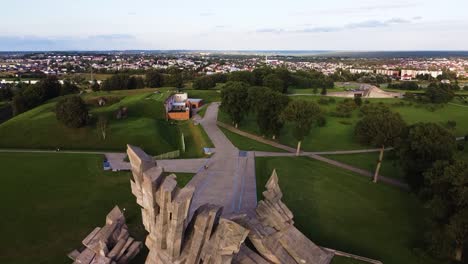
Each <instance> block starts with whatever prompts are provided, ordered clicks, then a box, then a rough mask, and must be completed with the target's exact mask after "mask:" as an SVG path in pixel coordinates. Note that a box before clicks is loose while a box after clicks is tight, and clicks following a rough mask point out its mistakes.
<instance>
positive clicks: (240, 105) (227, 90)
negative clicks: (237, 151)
mask: <svg viewBox="0 0 468 264" xmlns="http://www.w3.org/2000/svg"><path fill="white" fill-rule="evenodd" d="M247 99H248V89H247V85H246V84H245V83H243V82H228V83H226V85H225V86H224V88H223V89H222V90H221V109H222V110H223V111H225V112H226V113H227V114H228V115H229V116H230V117H231V120H232V121H233V122H234V125H235V127H236V128H237V127H238V125H239V123H240V122H241V121H242V120H243V119H244V116H245V115H247V113H248V110H249V109H248V107H249V102H248V100H247Z"/></svg>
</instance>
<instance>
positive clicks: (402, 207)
mask: <svg viewBox="0 0 468 264" xmlns="http://www.w3.org/2000/svg"><path fill="white" fill-rule="evenodd" d="M273 169H276V170H277V173H278V176H279V184H280V186H281V189H282V191H283V194H284V197H283V201H284V202H285V203H286V204H287V206H288V207H289V208H290V209H291V210H292V212H293V213H294V215H295V218H294V219H295V225H296V227H298V229H299V230H301V231H302V232H303V233H304V234H305V235H306V236H307V237H309V238H310V239H311V240H312V241H313V242H315V243H317V244H318V245H320V246H325V247H328V248H333V249H337V250H340V251H344V252H348V253H352V254H357V255H361V256H365V257H369V258H373V259H377V260H380V261H382V262H383V263H385V264H401V263H412V264H415V263H421V264H431V263H436V262H435V261H433V260H431V259H428V258H426V257H423V256H422V255H420V254H419V253H418V252H420V251H419V250H416V249H415V248H419V247H421V239H422V234H423V232H424V224H425V215H426V212H425V211H424V209H423V208H422V205H421V204H420V203H419V202H418V200H417V198H416V197H415V196H413V195H412V194H410V193H407V192H404V191H402V190H400V189H397V188H394V187H391V186H387V185H375V184H373V183H371V182H370V181H369V180H368V179H367V178H365V177H361V176H358V175H356V174H353V173H350V172H347V171H344V170H341V169H339V168H336V167H333V166H330V165H328V164H325V163H322V162H319V161H315V160H311V159H309V158H306V157H299V158H296V157H294V158H292V157H273V158H272V157H269V158H257V159H256V173H257V186H258V187H257V191H258V197H259V199H261V197H262V196H261V192H262V191H263V190H264V187H263V186H264V185H265V183H266V182H267V180H268V179H269V177H270V175H271V172H272V171H273ZM339 261H341V260H339ZM336 263H346V262H343V261H342V262H336Z"/></svg>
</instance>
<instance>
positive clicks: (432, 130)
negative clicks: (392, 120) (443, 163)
mask: <svg viewBox="0 0 468 264" xmlns="http://www.w3.org/2000/svg"><path fill="white" fill-rule="evenodd" d="M398 148H399V152H400V164H401V165H402V167H403V171H404V172H405V176H406V179H407V181H408V184H409V185H410V186H411V187H412V188H413V190H415V191H419V190H420V189H421V187H422V186H423V183H424V181H423V179H424V177H423V173H424V171H426V170H427V169H428V168H431V167H432V165H433V164H434V162H436V161H438V160H451V159H452V157H453V155H454V152H455V149H456V140H455V137H454V136H453V135H452V134H451V133H450V132H449V131H448V130H446V129H445V128H443V127H441V126H439V125H437V124H434V123H417V124H414V125H411V126H410V127H409V129H408V130H407V131H406V132H405V134H404V135H403V136H402V140H401V142H400V144H398Z"/></svg>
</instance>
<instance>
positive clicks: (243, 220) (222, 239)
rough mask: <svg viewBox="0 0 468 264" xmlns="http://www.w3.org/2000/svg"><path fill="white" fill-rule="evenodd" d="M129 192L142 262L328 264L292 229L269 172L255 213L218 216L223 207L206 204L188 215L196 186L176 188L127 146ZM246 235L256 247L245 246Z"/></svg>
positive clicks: (142, 155) (169, 178) (274, 177)
mask: <svg viewBox="0 0 468 264" xmlns="http://www.w3.org/2000/svg"><path fill="white" fill-rule="evenodd" d="M127 154H128V157H129V160H130V163H131V169H132V174H133V178H132V180H131V181H130V183H131V189H132V193H133V194H134V195H135V197H136V200H137V203H138V204H139V205H140V206H141V211H142V220H143V225H144V227H145V229H146V230H147V231H148V233H149V234H148V236H147V238H146V241H145V245H146V246H147V247H148V249H149V254H148V257H147V259H146V263H147V264H170V263H180V264H199V263H209V264H222V263H223V264H224V263H242V264H255V263H256V264H267V263H278V264H279V263H285V264H295V263H297V264H304V263H310V264H328V263H330V262H331V259H332V258H333V253H331V252H329V251H327V250H324V249H322V248H320V247H318V246H317V245H315V244H314V243H313V242H311V241H310V240H309V239H308V238H307V237H305V236H304V235H303V234H302V233H301V232H300V231H299V230H298V229H296V228H295V227H294V222H293V214H292V212H291V211H290V210H289V209H288V208H287V206H286V205H285V204H284V203H283V202H282V201H281V198H282V193H281V190H280V188H279V185H278V177H277V175H276V172H273V175H272V177H271V178H270V180H269V181H268V183H267V185H266V188H267V190H266V191H265V192H264V193H263V196H264V200H262V201H260V202H259V204H258V206H257V208H256V212H255V217H250V216H247V215H235V216H232V217H230V219H226V218H223V217H221V214H222V210H223V208H222V207H220V206H217V205H212V204H205V205H202V206H200V207H199V208H197V209H196V210H195V213H194V214H193V216H190V213H189V212H190V206H191V201H192V198H193V196H194V192H195V189H194V188H193V187H184V188H179V187H178V186H177V181H176V176H175V175H173V174H172V175H169V176H163V175H164V174H163V170H162V168H161V167H158V166H157V163H156V161H155V160H154V159H153V158H152V157H150V156H148V155H147V154H146V153H145V152H143V150H141V149H140V148H138V147H134V146H130V145H129V146H128V149H127ZM247 237H248V239H249V240H250V241H251V242H252V243H251V244H252V245H253V246H254V247H255V248H249V247H248V246H247V245H245V243H244V241H245V240H246V239H247Z"/></svg>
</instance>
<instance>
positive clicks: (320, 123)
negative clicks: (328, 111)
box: [317, 115, 327, 127]
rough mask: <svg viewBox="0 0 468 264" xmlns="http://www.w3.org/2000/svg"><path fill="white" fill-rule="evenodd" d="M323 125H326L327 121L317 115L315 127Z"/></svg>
mask: <svg viewBox="0 0 468 264" xmlns="http://www.w3.org/2000/svg"><path fill="white" fill-rule="evenodd" d="M325 125H327V119H326V118H325V116H323V115H319V116H318V117H317V126H319V127H324V126H325Z"/></svg>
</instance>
